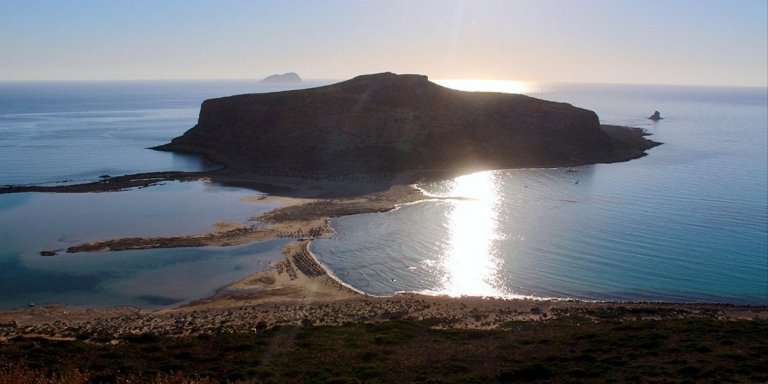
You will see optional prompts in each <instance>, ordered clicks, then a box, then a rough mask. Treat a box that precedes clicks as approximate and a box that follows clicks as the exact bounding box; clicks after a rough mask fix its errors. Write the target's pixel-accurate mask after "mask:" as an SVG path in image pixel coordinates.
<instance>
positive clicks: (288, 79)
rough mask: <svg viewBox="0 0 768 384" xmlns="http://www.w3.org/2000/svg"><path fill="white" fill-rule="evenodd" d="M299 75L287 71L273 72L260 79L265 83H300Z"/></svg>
mask: <svg viewBox="0 0 768 384" xmlns="http://www.w3.org/2000/svg"><path fill="white" fill-rule="evenodd" d="M301 82H302V81H301V77H299V75H298V74H296V73H295V72H288V73H283V74H282V75H281V74H274V75H271V76H267V77H265V78H264V79H262V80H261V81H260V83H265V84H301Z"/></svg>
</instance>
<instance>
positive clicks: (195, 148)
mask: <svg viewBox="0 0 768 384" xmlns="http://www.w3.org/2000/svg"><path fill="white" fill-rule="evenodd" d="M643 136H644V134H643V132H642V131H641V130H639V129H631V128H616V127H608V128H607V127H605V126H601V125H600V121H599V118H598V116H597V115H596V114H595V113H594V112H592V111H589V110H586V109H582V108H577V107H574V106H572V105H570V104H566V103H558V102H552V101H545V100H540V99H536V98H532V97H528V96H524V95H515V94H506V93H494V92H466V91H458V90H453V89H449V88H445V87H442V86H440V85H437V84H435V83H433V82H430V81H429V80H428V78H427V77H426V76H421V75H396V74H393V73H380V74H373V75H363V76H358V77H355V78H353V79H351V80H348V81H344V82H340V83H337V84H332V85H328V86H324V87H318V88H312V89H304V90H295V91H285V92H273V93H262V94H247V95H237V96H230V97H223V98H218V99H210V100H206V101H205V102H203V104H202V107H201V110H200V117H199V120H198V123H197V125H195V126H194V127H193V128H192V129H190V130H189V131H187V132H186V133H184V134H183V135H182V136H180V137H177V138H175V139H173V140H172V141H171V142H170V143H168V144H165V145H161V146H159V147H156V148H154V149H158V150H165V151H175V152H190V153H196V154H201V155H204V156H206V157H207V158H209V159H211V160H213V161H215V162H218V163H221V164H224V165H226V166H227V167H229V168H230V169H236V170H239V171H243V172H253V173H259V174H268V175H280V176H298V177H311V178H324V177H333V176H344V175H351V174H361V173H362V174H371V173H399V172H404V171H429V170H435V169H442V170H444V169H453V170H457V169H498V168H514V167H542V166H545V167H546V166H573V165H582V164H592V163H610V162H618V161H626V160H630V159H633V158H637V157H640V156H643V155H644V154H645V150H647V149H649V148H651V147H653V146H655V145H658V143H655V142H653V141H650V140H647V139H645V138H644V137H643Z"/></svg>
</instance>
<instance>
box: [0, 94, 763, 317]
mask: <svg viewBox="0 0 768 384" xmlns="http://www.w3.org/2000/svg"><path fill="white" fill-rule="evenodd" d="M307 85H316V84H312V83H310V84H307ZM272 90H277V89H275V88H271V89H270V88H269V87H263V86H261V85H259V84H256V83H254V82H244V81H241V82H236V81H225V82H144V83H135V82H117V83H100V82H95V83H0V184H11V183H51V182H60V181H78V180H91V179H94V178H97V177H98V176H99V175H102V174H124V173H134V172H144V171H154V170H168V169H176V170H198V169H203V168H205V167H209V166H210V165H206V164H205V163H203V162H202V161H200V160H199V159H197V158H195V157H189V156H179V155H173V154H169V153H163V152H155V151H150V150H146V149H144V148H146V147H150V146H154V145H158V144H162V143H165V142H167V141H169V140H170V139H171V138H173V137H175V136H178V135H179V134H181V133H183V132H184V131H185V130H186V129H188V128H190V127H192V126H193V125H194V124H195V122H196V119H197V114H198V113H199V105H200V103H201V102H202V100H204V99H206V98H210V97H218V96H226V95H230V94H237V93H245V92H258V91H272ZM529 94H530V95H532V96H535V97H541V98H545V99H551V100H557V101H566V102H570V103H572V104H574V105H577V106H581V107H584V108H588V109H592V110H595V111H596V112H597V113H598V114H599V115H600V117H601V120H602V121H603V122H604V123H612V124H623V125H632V126H639V127H643V128H645V129H647V130H648V131H649V132H651V133H653V134H654V136H653V139H655V140H657V141H662V142H664V143H665V144H664V145H662V146H660V147H657V148H654V149H652V150H651V151H650V154H649V156H647V157H645V158H642V159H639V160H633V161H631V162H627V163H621V164H610V165H594V166H587V167H579V168H577V171H578V172H566V170H564V169H528V170H497V171H489V172H481V173H477V174H472V175H466V176H464V177H460V178H457V179H455V180H448V181H445V182H440V183H433V184H428V185H421V186H420V187H422V188H424V189H425V190H426V191H428V192H429V193H432V194H434V195H437V196H460V197H469V198H470V199H469V200H466V199H462V200H431V201H426V202H421V203H417V204H412V205H408V206H404V207H401V208H400V209H398V210H395V211H393V212H390V213H385V214H371V215H355V216H349V217H344V218H340V219H335V220H333V225H334V226H335V228H336V229H337V236H336V237H335V238H333V239H328V240H322V241H317V242H315V243H314V244H313V251H314V252H316V253H317V254H318V256H319V257H320V258H321V259H322V260H323V262H325V263H326V264H327V265H329V266H330V267H331V269H333V270H334V272H335V273H336V274H337V275H338V276H339V277H341V278H342V279H343V280H345V281H346V282H347V283H349V284H351V285H353V286H355V287H357V288H359V289H362V290H364V291H367V292H370V293H372V294H391V293H394V292H397V291H421V292H433V293H447V294H453V295H461V294H481V295H503V296H517V295H525V296H535V297H569V298H584V299H598V300H599V299H632V300H675V301H723V302H729V303H751V304H766V300H767V299H766V297H768V282H767V280H768V267H767V266H766V265H768V256H766V254H767V252H768V251H767V250H766V238H767V237H768V213H767V208H766V206H767V205H768V202H766V200H767V199H768V191H767V189H768V187H767V184H768V182H767V181H766V177H768V176H767V175H768V169H766V167H767V165H766V163H767V157H768V156H767V155H766V152H767V149H766V147H767V146H768V144H766V143H768V138H767V137H766V126H767V125H768V117H767V114H768V100H766V99H767V96H766V90H765V89H749V88H701V87H652V86H648V87H643V86H618V85H611V86H594V85H569V86H562V85H560V86H540V87H539V88H538V89H535V90H534V91H532V92H529ZM655 109H658V110H660V111H661V112H662V115H664V116H666V119H665V120H662V121H660V122H658V123H652V122H650V121H649V120H646V119H645V117H647V116H648V115H650V113H651V112H653V110H655ZM577 181H578V183H576V182H577ZM253 194H257V192H254V191H247V190H242V189H237V188H223V187H220V186H216V185H210V184H205V183H200V182H198V183H167V184H165V185H163V186H159V187H153V188H146V189H137V190H131V191H126V192H119V193H109V194H42V193H29V194H16V195H0V308H11V307H16V306H21V305H26V304H27V303H29V302H35V303H38V304H41V303H59V302H62V303H68V304H74V305H91V306H101V307H106V306H113V305H135V306H140V307H150V308H151V307H159V306H165V305H170V304H176V303H181V302H185V301H189V300H194V299H198V298H202V297H205V296H209V295H210V294H212V293H213V292H215V291H216V290H217V289H219V288H220V287H222V286H225V285H226V284H227V283H229V282H232V281H235V280H237V279H239V278H241V277H243V276H246V275H248V274H250V273H252V272H254V271H256V270H259V269H262V268H263V267H264V266H265V265H266V264H267V263H269V261H271V260H274V259H276V258H279V257H280V247H281V246H282V245H283V244H284V243H285V242H284V241H282V240H280V241H271V242H264V243H255V244H251V245H248V246H242V247H234V248H200V249H171V250H147V251H129V252H117V253H84V254H74V255H61V256H59V257H42V256H40V255H39V251H40V250H43V249H59V248H64V247H66V246H68V245H71V244H73V243H78V242H81V241H89V240H96V239H101V238H104V237H115V236H145V235H151V234H165V235H170V234H183V233H193V232H201V231H206V230H208V229H210V227H211V225H212V224H213V223H215V222H219V221H232V222H246V221H247V219H248V217H250V216H254V215H257V214H258V213H259V212H263V211H264V210H268V209H272V208H274V206H267V205H264V204H260V203H249V202H247V201H245V200H246V199H244V197H246V196H249V195H253Z"/></svg>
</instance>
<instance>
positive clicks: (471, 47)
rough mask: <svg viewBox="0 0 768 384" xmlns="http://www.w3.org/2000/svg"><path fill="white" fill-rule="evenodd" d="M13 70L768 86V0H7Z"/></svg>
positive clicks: (9, 74)
mask: <svg viewBox="0 0 768 384" xmlns="http://www.w3.org/2000/svg"><path fill="white" fill-rule="evenodd" d="M0 52H1V53H2V54H0V80H160V79H259V78H263V77H265V76H267V75H270V74H274V73H284V72H289V71H293V72H296V73H299V74H300V75H301V76H302V77H303V78H308V79H345V78H351V77H353V76H356V75H360V74H366V73H376V72H385V71H391V72H396V73H419V74H425V75H428V76H429V77H430V78H432V79H496V80H517V81H534V82H591V83H628V84H681V85H742V86H766V85H768V69H767V68H768V2H766V1H764V0H741V1H738V2H729V1H724V0H705V1H683V0H679V1H662V0H652V1H628V0H627V1H609V0H584V1H557V0H542V1H535V2H534V1H518V0H488V1H476V0H454V1H441V0H424V1H404V0H400V1H388V2H374V1H355V0H336V1H326V2H304V1H298V0H290V1H223V2H217V3H211V2H207V1H198V0H193V1H164V2H153V1H148V0H138V1H131V2H100V1H95V0H84V1H77V2H55V1H46V0H41V1H26V0H4V1H3V12H2V14H0Z"/></svg>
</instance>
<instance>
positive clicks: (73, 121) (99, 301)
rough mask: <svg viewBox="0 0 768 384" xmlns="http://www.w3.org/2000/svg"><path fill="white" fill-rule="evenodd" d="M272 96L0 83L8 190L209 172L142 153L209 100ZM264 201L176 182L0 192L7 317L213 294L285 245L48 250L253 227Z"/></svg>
mask: <svg viewBox="0 0 768 384" xmlns="http://www.w3.org/2000/svg"><path fill="white" fill-rule="evenodd" d="M311 85H316V84H314V83H305V86H311ZM281 89H282V88H281ZM274 90H279V89H277V88H276V87H274V86H265V85H262V84H258V83H256V82H255V81H170V82H57V83H22V82H6V83H2V82H0V185H3V184H23V183H38V184H39V183H56V182H75V181H86V180H94V179H97V178H98V177H99V176H100V175H103V174H111V175H118V174H128V173H137V172H147V171H160V170H184V171H195V170H202V169H207V168H210V167H211V166H212V165H210V164H206V163H205V162H204V161H202V160H201V159H199V158H197V157H195V156H184V155H176V154H171V153H165V152H156V151H152V150H147V149H145V148H147V147H151V146H155V145H159V144H163V143H166V142H168V141H169V140H171V139H172V138H173V137H176V136H178V135H180V134H182V133H183V132H184V131H185V130H187V129H189V128H191V127H192V126H193V125H194V124H195V123H196V121H197V115H198V113H199V109H200V103H201V102H202V101H203V100H205V99H207V98H211V97H220V96H228V95H231V94H236V93H247V92H265V91H274ZM258 194H259V193H258V192H256V191H251V190H245V189H239V188H227V187H222V186H218V185H214V184H209V183H204V182H188V183H182V182H171V183H165V184H163V185H160V186H155V187H151V188H142V189H134V190H130V191H124V192H115V193H86V194H51V193H22V194H10V195H0V309H3V308H13V307H18V306H22V305H27V304H29V303H36V304H50V303H65V304H70V305H83V306H98V307H109V306H115V305H133V306H139V307H145V308H154V307H162V306H167V305H171V304H179V303H183V302H187V301H190V300H195V299H200V298H203V297H206V296H210V295H212V294H213V293H215V292H216V290H217V289H219V288H221V287H223V286H225V285H227V284H229V283H231V282H233V281H236V280H238V279H240V278H243V277H245V276H247V275H249V274H251V273H254V272H256V271H258V270H261V269H263V268H264V266H265V265H267V264H268V263H269V262H270V261H272V260H275V259H278V258H280V257H282V256H281V253H280V248H281V247H282V246H283V245H284V244H285V241H282V240H280V241H269V242H263V243H255V244H251V245H247V246H242V247H233V248H181V249H164V250H145V251H127V252H113V253H78V254H65V253H60V255H59V256H57V257H42V256H40V251H42V250H62V249H65V248H67V247H68V246H71V245H74V244H79V243H82V242H88V241H95V240H101V239H106V238H114V237H126V236H162V235H165V236H169V235H182V234H192V233H200V232H207V231H210V230H211V229H212V225H213V224H215V223H218V222H234V223H249V222H248V220H249V218H250V217H253V216H257V215H259V214H260V213H263V212H265V211H268V210H271V209H274V208H276V207H277V205H275V204H268V203H261V202H257V203H254V202H249V201H252V200H253V199H248V197H253V196H254V195H258Z"/></svg>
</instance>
